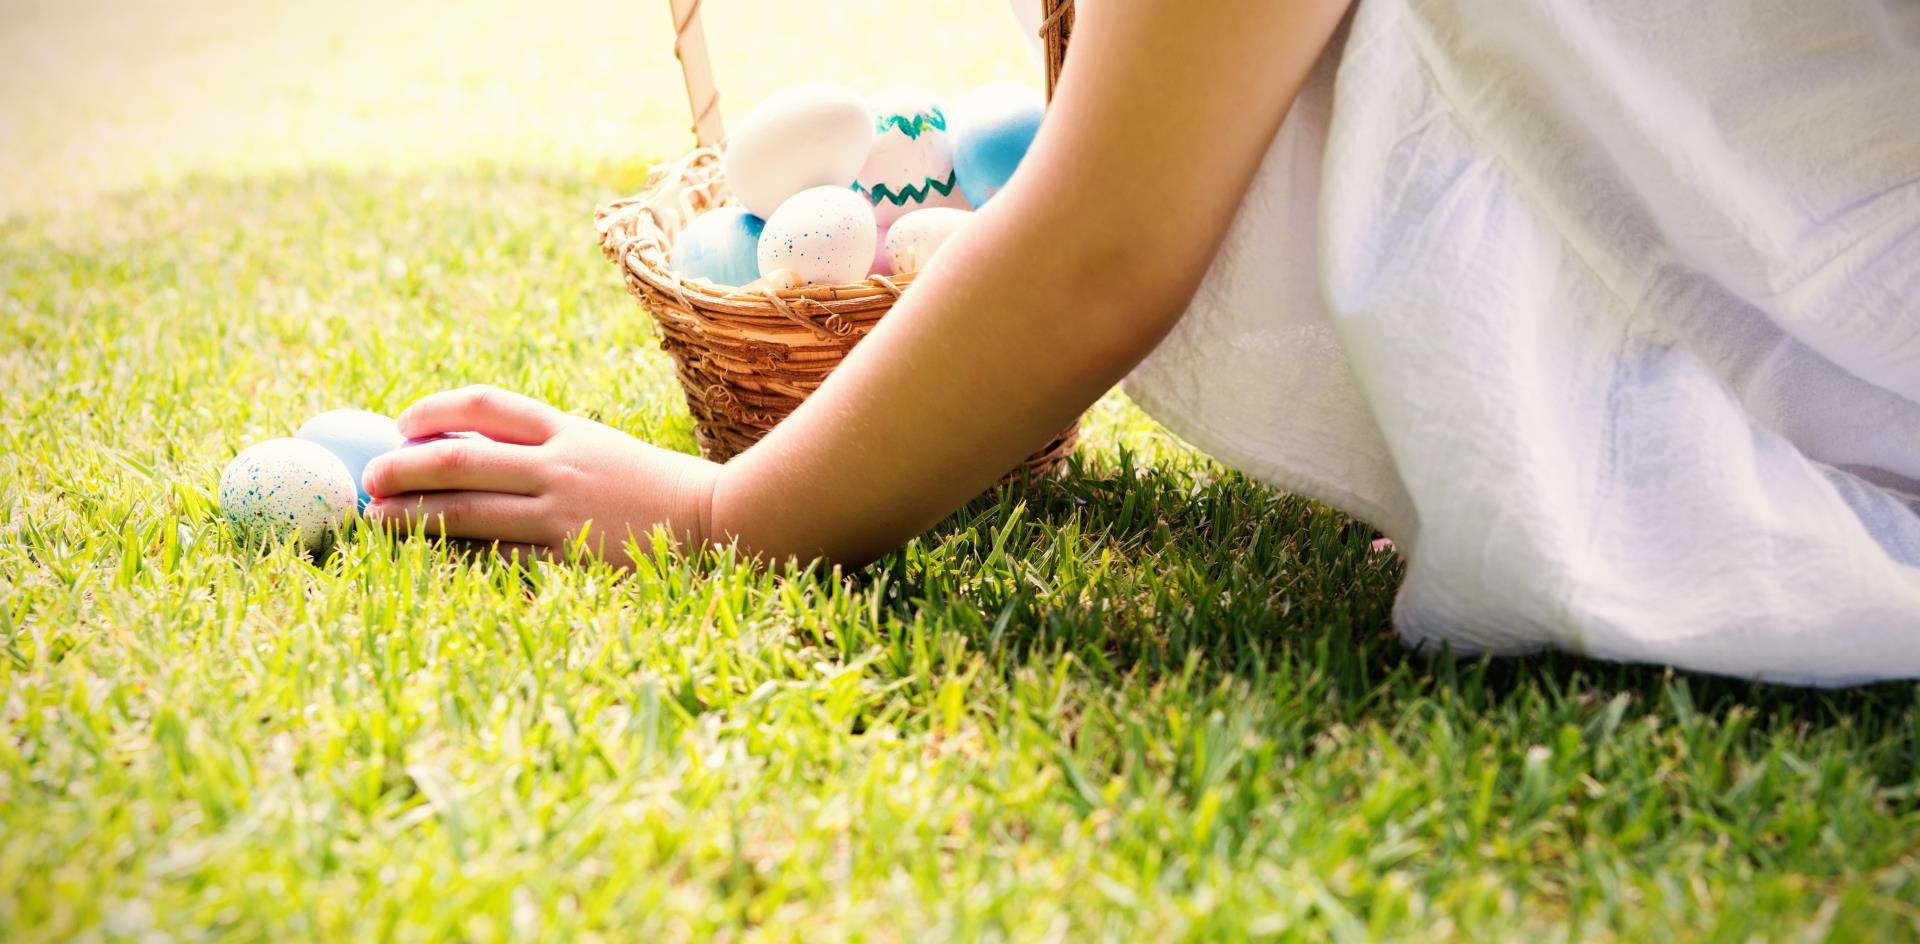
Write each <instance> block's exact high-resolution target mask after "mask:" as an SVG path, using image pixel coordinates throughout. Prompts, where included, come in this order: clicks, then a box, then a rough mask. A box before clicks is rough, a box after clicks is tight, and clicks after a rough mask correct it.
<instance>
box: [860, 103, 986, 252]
mask: <svg viewBox="0 0 1920 944" xmlns="http://www.w3.org/2000/svg"><path fill="white" fill-rule="evenodd" d="M872 101H873V148H872V150H870V151H868V152H867V161H866V163H865V164H862V165H861V166H860V173H859V175H858V176H856V177H855V178H854V181H853V189H854V190H856V191H858V192H859V193H860V194H862V195H863V196H865V197H866V198H867V200H868V201H869V202H871V203H872V204H873V217H874V220H875V221H876V222H878V223H879V224H880V225H881V226H882V227H885V226H887V225H888V224H890V223H892V222H893V221H894V220H897V219H899V218H900V217H902V216H905V215H906V214H908V213H911V212H913V211H914V210H919V209H923V208H925V207H936V206H955V207H965V206H968V204H967V198H966V197H964V196H962V195H961V194H960V192H959V190H958V189H956V185H955V181H954V176H953V142H952V140H951V139H950V138H949V137H948V135H947V116H946V113H945V112H943V111H941V109H940V102H939V101H938V100H937V99H936V98H935V97H934V95H933V93H932V92H929V91H926V90H925V89H917V88H911V87H902V88H895V89H888V90H887V91H884V92H881V93H879V94H878V95H875V96H873V100H872Z"/></svg>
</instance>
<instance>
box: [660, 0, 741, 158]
mask: <svg viewBox="0 0 1920 944" xmlns="http://www.w3.org/2000/svg"><path fill="white" fill-rule="evenodd" d="M667 3H668V5H669V6H670V7H672V9H673V56H674V58H675V59H678V60H680V76H681V78H682V79H684V80H686V83H687V108H688V109H689V110H691V111H692V112H693V139H694V141H696V142H698V143H699V145H700V146H701V147H713V146H714V145H716V144H719V143H720V142H721V140H722V139H724V138H725V137H726V136H727V130H726V127H725V126H724V125H723V124H722V123H721V121H720V92H719V90H718V89H716V88H714V86H713V60H712V59H711V58H710V57H708V55H707V31H706V29H705V28H704V27H702V26H701V25H700V0H667Z"/></svg>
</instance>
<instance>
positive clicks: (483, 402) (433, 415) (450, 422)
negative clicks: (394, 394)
mask: <svg viewBox="0 0 1920 944" xmlns="http://www.w3.org/2000/svg"><path fill="white" fill-rule="evenodd" d="M566 420H567V414H565V413H562V412H560V411H559V410H556V409H554V408H553V407H551V406H548V405H547V404H545V403H541V402H540V401H538V400H535V399H534V398H532V397H528V396H522V395H521V394H518V393H510V392H508V391H506V390H502V389H500V388H499V387H490V386H487V385H486V384H475V385H474V386H471V387H461V388H460V389H458V390H449V391H447V392H445V393H435V394H431V395H428V396H425V397H421V398H420V399H418V400H416V401H414V403H413V405H412V406H410V407H407V408H406V409H405V410H402V411H401V413H400V418H399V420H398V422H399V424H400V433H401V434H402V435H404V436H407V437H408V438H412V439H417V438H419V437H421V436H432V435H436V434H438V433H455V432H468V431H471V432H476V433H479V434H480V435H482V436H485V437H487V438H488V439H492V440H497V441H499V442H506V443H519V444H521V445H526V446H537V445H539V444H541V443H543V442H546V441H547V439H548V438H549V437H551V436H552V435H553V434H554V433H555V432H558V431H559V429H560V426H561V425H562V424H563V423H565V422H566Z"/></svg>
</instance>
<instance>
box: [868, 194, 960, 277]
mask: <svg viewBox="0 0 1920 944" xmlns="http://www.w3.org/2000/svg"><path fill="white" fill-rule="evenodd" d="M971 219H973V213H972V212H970V211H967V210H957V209H954V208H952V207H934V208H932V209H928V210H915V211H913V212H912V213H909V214H907V215H906V216H903V217H901V218H900V221H899V222H897V223H895V224H893V226H892V228H890V229H888V230H887V265H889V266H892V267H893V271H894V272H896V273H898V274H900V275H906V274H907V273H909V272H918V271H920V270H921V269H924V268H926V267H927V263H928V262H931V261H933V254H934V253H936V252H938V251H940V247H941V246H943V245H945V244H946V242H947V239H948V238H949V237H951V236H952V235H953V234H954V233H957V232H959V231H960V227H962V226H965V225H967V221H968V220H971Z"/></svg>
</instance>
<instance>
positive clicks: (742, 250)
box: [673, 207, 767, 287]
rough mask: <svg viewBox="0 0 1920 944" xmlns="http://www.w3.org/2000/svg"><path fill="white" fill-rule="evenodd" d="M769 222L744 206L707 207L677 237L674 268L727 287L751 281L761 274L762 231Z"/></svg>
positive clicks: (691, 277) (693, 276)
mask: <svg viewBox="0 0 1920 944" xmlns="http://www.w3.org/2000/svg"><path fill="white" fill-rule="evenodd" d="M766 226H767V223H766V221H765V220H762V219H761V218H759V217H757V216H754V215H753V214H751V213H748V212H747V211H746V210H745V209H743V208H741V207H721V208H720V209H718V210H708V211H707V212H705V213H702V214H700V215H699V216H697V217H695V218H694V220H693V222H692V223H689V224H687V228H686V229H683V230H681V231H680V238H679V239H676V240H675V241H674V244H673V271H675V272H677V273H679V275H680V277H681V278H683V279H706V280H707V281H709V282H712V283H713V284H715V285H724V286H728V287H738V286H741V285H745V284H747V283H749V282H752V281H753V280H754V279H757V278H759V277H760V261H759V251H760V231H761V230H763V229H765V228H766Z"/></svg>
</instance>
